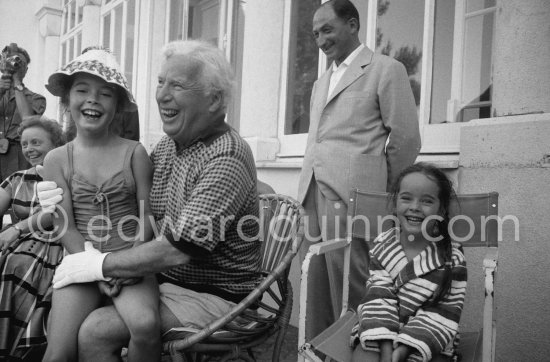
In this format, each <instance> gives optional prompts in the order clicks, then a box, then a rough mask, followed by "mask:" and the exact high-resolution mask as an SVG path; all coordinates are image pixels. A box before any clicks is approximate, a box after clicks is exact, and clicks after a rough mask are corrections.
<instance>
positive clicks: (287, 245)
mask: <svg viewBox="0 0 550 362" xmlns="http://www.w3.org/2000/svg"><path fill="white" fill-rule="evenodd" d="M259 198H260V241H261V242H262V249H261V250H262V261H261V272H262V275H263V279H262V281H261V283H260V284H259V285H258V286H257V287H256V289H254V290H253V291H252V292H251V293H250V294H249V295H248V296H247V297H246V298H245V299H244V300H243V301H241V302H240V303H239V304H237V305H235V307H234V308H233V309H232V310H231V312H230V313H228V314H227V315H225V316H223V317H222V318H219V319H218V320H215V321H213V322H211V323H210V324H209V325H207V326H206V327H205V328H204V329H202V330H196V331H190V330H189V329H185V328H181V329H175V330H172V331H170V332H168V333H167V334H166V335H165V336H164V337H163V341H164V343H163V352H164V353H165V354H169V356H170V357H171V359H172V361H188V360H192V361H193V360H196V361H206V360H208V359H209V355H215V356H216V357H217V358H218V359H217V360H220V361H227V360H231V359H235V358H240V359H241V360H245V361H254V355H253V353H252V347H255V346H258V345H259V344H261V343H263V342H264V341H265V340H267V339H268V338H269V337H271V336H272V335H274V334H277V338H276V341H275V345H274V346H273V361H278V360H279V354H280V349H281V346H282V342H283V338H284V335H285V333H286V329H287V326H288V323H289V320H290V313H291V311H292V286H291V284H290V282H289V280H288V273H289V270H290V265H291V262H292V259H293V258H294V256H295V255H296V253H297V252H298V250H299V248H300V244H301V243H302V239H303V230H304V226H303V223H304V220H303V216H304V209H303V208H302V206H301V205H300V204H299V203H298V202H297V201H295V200H293V199H292V198H290V197H287V196H284V195H279V194H264V195H260V197H259ZM264 292H266V293H264ZM264 294H265V295H264ZM262 297H263V298H262ZM256 308H257V309H256ZM220 355H221V359H219V357H220Z"/></svg>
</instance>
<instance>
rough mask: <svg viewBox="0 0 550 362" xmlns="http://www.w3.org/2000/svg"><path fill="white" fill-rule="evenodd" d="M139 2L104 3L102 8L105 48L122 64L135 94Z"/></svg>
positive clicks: (112, 0) (101, 37)
mask: <svg viewBox="0 0 550 362" xmlns="http://www.w3.org/2000/svg"><path fill="white" fill-rule="evenodd" d="M138 1H139V0H110V1H104V3H103V6H102V7H101V25H100V29H101V35H100V39H101V41H102V43H103V46H105V47H107V48H109V49H110V50H111V51H112V52H113V54H114V55H115V57H116V60H117V62H118V63H119V64H120V66H121V68H122V71H123V72H124V75H125V76H126V80H127V81H128V86H129V87H130V89H131V90H132V92H133V93H135V89H134V88H133V84H135V79H134V77H135V74H134V69H135V62H136V61H137V56H136V54H135V52H136V49H135V48H136V47H135V45H136V39H137V34H138V32H137V27H136V17H137V15H136V14H137V13H136V10H137V8H138V5H139V4H138V3H137V2H138Z"/></svg>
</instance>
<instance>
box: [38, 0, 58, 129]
mask: <svg viewBox="0 0 550 362" xmlns="http://www.w3.org/2000/svg"><path fill="white" fill-rule="evenodd" d="M62 13H63V10H62V7H61V1H44V2H43V3H42V4H41V6H40V7H39V8H38V10H37V12H36V14H35V15H36V18H37V19H38V21H39V27H40V35H41V36H42V41H43V49H44V51H45V54H46V55H42V56H41V57H40V58H39V57H36V58H37V59H40V64H41V69H40V73H41V74H42V82H41V83H42V84H46V83H47V82H48V77H49V76H50V74H52V73H53V72H55V71H56V70H57V68H58V66H59V36H60V35H61V15H62ZM36 63H37V64H38V63H39V62H36ZM36 91H37V92H39V93H41V94H42V95H44V97H46V102H47V107H46V112H45V115H46V116H47V117H50V118H53V119H57V118H58V117H57V115H58V98H57V97H55V96H54V95H52V94H51V93H50V92H48V91H47V90H45V89H43V90H36Z"/></svg>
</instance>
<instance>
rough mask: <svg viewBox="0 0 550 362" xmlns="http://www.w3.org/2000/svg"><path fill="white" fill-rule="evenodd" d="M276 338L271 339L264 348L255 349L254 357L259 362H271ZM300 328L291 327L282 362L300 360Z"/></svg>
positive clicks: (283, 350)
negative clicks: (298, 350)
mask: <svg viewBox="0 0 550 362" xmlns="http://www.w3.org/2000/svg"><path fill="white" fill-rule="evenodd" d="M274 341H275V336H273V337H271V338H270V339H268V340H267V341H266V343H264V344H263V345H262V346H260V347H261V348H260V347H257V348H255V349H254V352H255V353H254V356H255V357H256V360H257V361H258V362H271V357H272V353H273V343H274ZM297 349H298V328H296V327H292V326H289V327H288V330H287V332H286V335H285V342H284V343H283V348H282V350H281V359H280V362H296V359H297V358H298V352H297Z"/></svg>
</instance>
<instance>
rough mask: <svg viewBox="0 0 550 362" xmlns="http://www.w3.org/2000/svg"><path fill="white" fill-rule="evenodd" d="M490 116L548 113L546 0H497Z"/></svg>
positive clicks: (549, 7) (549, 4)
mask: <svg viewBox="0 0 550 362" xmlns="http://www.w3.org/2000/svg"><path fill="white" fill-rule="evenodd" d="M497 6H498V9H497V13H496V30H495V39H494V58H493V59H494V69H493V85H494V88H493V109H494V111H493V115H494V116H496V117H499V116H508V115H514V114H525V113H547V112H550V97H549V96H548V93H549V91H550V61H549V59H550V28H549V27H548V24H550V1H548V0H529V1H525V0H498V1H497Z"/></svg>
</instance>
